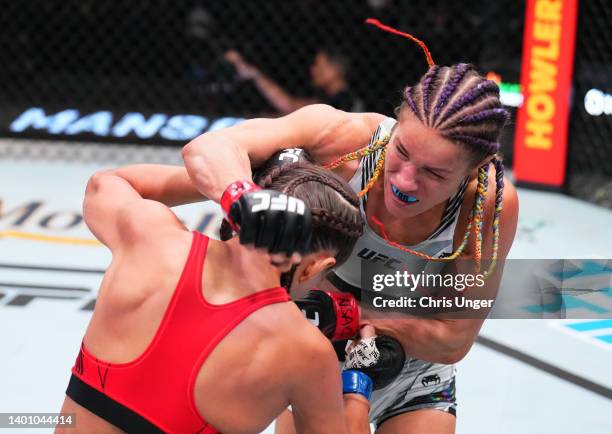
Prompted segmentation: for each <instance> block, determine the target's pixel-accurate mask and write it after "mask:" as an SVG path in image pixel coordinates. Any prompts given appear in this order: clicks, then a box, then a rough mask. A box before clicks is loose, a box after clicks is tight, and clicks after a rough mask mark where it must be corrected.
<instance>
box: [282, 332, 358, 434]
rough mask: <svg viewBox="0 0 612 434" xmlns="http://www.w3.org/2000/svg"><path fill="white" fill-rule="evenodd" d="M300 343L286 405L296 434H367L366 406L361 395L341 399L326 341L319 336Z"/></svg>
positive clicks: (337, 374)
mask: <svg viewBox="0 0 612 434" xmlns="http://www.w3.org/2000/svg"><path fill="white" fill-rule="evenodd" d="M308 340H310V341H311V342H304V341H301V344H300V346H301V349H302V351H301V353H302V356H301V357H300V359H299V361H297V362H296V365H301V366H300V367H299V369H298V374H297V375H296V376H295V385H294V386H293V390H294V391H293V392H292V394H291V395H292V396H291V397H290V402H291V405H292V407H293V410H292V413H293V421H294V424H295V429H296V432H297V433H298V434H301V433H311V432H317V433H321V434H325V433H330V434H343V433H347V434H369V433H370V422H369V420H368V411H369V403H368V400H367V399H366V398H365V397H363V396H362V395H359V394H356V393H350V394H346V395H344V396H343V397H342V380H341V378H340V367H339V366H338V361H337V358H336V354H335V352H334V350H333V348H332V346H331V344H330V342H329V341H328V340H327V339H325V338H323V337H322V336H317V338H316V339H312V340H311V339H308Z"/></svg>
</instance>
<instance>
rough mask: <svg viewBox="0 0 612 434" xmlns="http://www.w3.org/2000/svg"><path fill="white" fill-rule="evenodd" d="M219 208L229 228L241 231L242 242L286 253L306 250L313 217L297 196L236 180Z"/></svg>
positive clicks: (226, 192)
mask: <svg viewBox="0 0 612 434" xmlns="http://www.w3.org/2000/svg"><path fill="white" fill-rule="evenodd" d="M221 208H222V209H223V212H224V213H225V218H226V219H227V221H228V222H229V224H230V226H231V227H232V229H233V230H234V231H236V232H238V233H239V234H240V243H241V244H253V245H254V246H255V247H257V248H265V249H267V251H268V252H269V253H285V254H287V256H291V255H292V254H293V253H294V252H298V253H300V254H304V253H305V252H306V251H307V250H308V247H309V244H310V236H311V224H312V217H311V214H310V210H309V209H308V208H307V207H306V206H305V204H304V202H303V201H302V200H300V199H297V198H295V197H292V196H287V195H286V194H283V193H280V192H278V191H274V190H261V188H260V187H259V186H257V185H255V184H253V183H252V182H250V181H238V182H234V183H232V184H231V185H230V186H229V187H228V188H227V189H226V190H225V192H224V193H223V196H221Z"/></svg>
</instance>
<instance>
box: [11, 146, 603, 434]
mask: <svg viewBox="0 0 612 434" xmlns="http://www.w3.org/2000/svg"><path fill="white" fill-rule="evenodd" d="M36 146H38V145H34V146H31V145H28V146H26V145H25V144H24V145H23V146H22V144H20V143H18V144H15V143H14V142H12V143H10V144H9V145H8V146H7V145H6V143H5V142H2V141H0V156H2V160H0V204H1V205H0V293H2V294H3V296H1V298H0V330H2V333H1V334H0V345H1V346H2V358H1V359H0V360H1V361H0V368H1V369H0V412H55V411H58V410H59V406H60V404H61V401H62V399H63V392H64V389H65V386H66V384H67V379H68V377H69V370H70V367H71V366H72V364H73V362H74V358H75V356H76V351H77V349H78V346H79V343H80V340H81V337H82V335H83V332H84V330H85V327H86V325H87V322H88V319H89V314H90V312H89V311H88V310H83V308H84V307H85V308H86V307H87V305H88V303H89V302H90V301H91V300H92V299H94V298H95V295H96V290H97V285H98V283H99V281H100V278H101V274H99V273H96V272H83V271H80V272H79V271H70V270H66V269H70V268H72V269H74V268H80V269H92V270H103V269H104V267H105V266H106V265H107V264H108V262H109V259H110V255H109V253H108V252H107V251H106V250H105V249H104V248H103V247H99V246H95V245H86V244H79V243H81V241H80V240H81V239H89V238H90V237H91V235H90V234H89V232H88V231H87V229H86V227H85V225H84V224H83V223H82V222H78V221H77V220H78V216H79V215H80V208H81V200H82V196H83V191H84V188H85V183H86V181H87V178H88V177H89V176H90V175H91V174H92V173H93V172H94V171H95V170H97V169H99V168H101V167H108V166H114V165H117V164H118V163H117V160H120V161H121V164H124V163H127V162H132V161H167V162H172V163H176V162H178V161H179V159H178V151H176V150H163V151H157V150H147V151H146V152H149V153H150V155H149V156H146V157H142V155H141V153H140V152H139V151H138V150H128V151H122V148H116V149H114V150H113V151H112V152H110V153H111V156H110V157H109V155H108V153H109V151H106V150H101V151H100V150H97V149H98V148H86V149H85V151H82V150H81V151H79V152H80V153H81V155H80V156H78V158H74V156H73V155H74V152H73V151H71V149H73V148H72V146H66V147H65V148H62V147H60V146H56V147H55V148H48V146H54V145H48V146H47V148H46V150H45V151H42V150H41V148H39V149H38V150H37V149H36ZM61 149H64V150H61ZM44 152H46V154H44ZM41 154H43V157H44V159H45V160H47V161H41ZM92 154H93V156H92ZM88 155H89V156H90V157H87V156H88ZM66 160H78V161H66ZM95 161H104V163H96V162H95ZM519 197H520V206H521V211H520V220H519V232H518V235H517V239H516V242H515V244H514V246H513V248H512V251H511V257H512V258H612V229H611V223H612V211H610V210H607V209H603V208H598V207H596V206H593V205H590V204H587V203H585V202H581V201H579V200H575V199H571V198H568V197H564V196H561V195H556V194H550V193H540V192H534V191H526V190H520V191H519ZM28 211H29V213H28ZM176 212H177V215H179V217H181V218H182V219H184V220H185V221H186V223H187V224H188V225H189V226H191V227H197V226H200V225H203V224H204V223H205V222H206V221H207V219H208V218H209V217H211V218H212V220H211V222H210V223H209V225H208V229H209V230H210V229H211V228H213V227H214V226H215V225H216V222H217V221H218V220H217V219H218V214H217V210H216V208H215V207H214V206H211V205H209V204H200V205H190V206H187V207H180V208H178V209H177V210H176ZM71 223H76V224H74V226H72V227H68V228H67V227H66V226H69V225H70V224H71ZM24 234H38V235H43V236H46V237H48V238H47V240H46V241H40V240H31V239H27V238H23V236H24ZM49 237H50V238H49ZM53 237H58V238H53ZM66 238H71V239H73V240H72V241H73V242H76V243H77V244H67V243H60V242H59V241H61V240H65V239H66ZM28 267H32V268H28ZM41 268H48V269H41ZM58 269H63V270H58ZM52 297H53V298H52ZM576 323H581V324H583V325H576ZM585 323H586V321H577V320H556V319H540V320H488V321H487V322H486V323H485V325H484V327H483V329H482V332H481V336H482V338H483V339H482V340H481V342H480V343H476V344H475V345H474V347H473V348H472V350H471V352H470V353H469V354H468V356H467V357H466V358H465V359H464V360H463V361H462V362H461V363H460V364H459V367H458V368H459V374H458V399H459V410H458V416H459V417H458V430H457V432H458V433H460V434H477V433H483V434H484V433H487V434H488V433H491V432H495V433H556V434H561V433H568V434H569V433H572V434H573V433H584V434H587V433H593V434H595V433H599V434H605V433H612V405H611V404H612V402H611V399H612V395H611V393H612V371H611V368H610V366H612V337H610V336H612V324H611V323H610V322H600V323H597V324H593V325H584V324H585ZM28 431H32V432H44V430H42V431H41V430H40V429H39V430H20V431H19V432H23V433H26V432H28ZM268 431H270V430H268Z"/></svg>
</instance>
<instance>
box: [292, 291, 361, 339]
mask: <svg viewBox="0 0 612 434" xmlns="http://www.w3.org/2000/svg"><path fill="white" fill-rule="evenodd" d="M295 304H297V306H298V307H299V308H300V309H301V310H302V312H303V313H304V315H305V316H306V318H307V319H308V320H309V321H310V322H311V323H313V324H314V325H315V326H316V327H318V328H319V330H321V332H322V333H323V334H324V335H325V336H326V337H327V338H328V339H331V340H333V341H336V340H346V339H351V338H352V337H354V336H355V335H356V334H357V332H358V331H359V304H358V303H357V300H356V299H355V297H353V295H351V294H347V293H340V292H327V291H321V290H319V289H315V290H312V291H308V294H306V296H305V297H303V298H300V299H298V300H295Z"/></svg>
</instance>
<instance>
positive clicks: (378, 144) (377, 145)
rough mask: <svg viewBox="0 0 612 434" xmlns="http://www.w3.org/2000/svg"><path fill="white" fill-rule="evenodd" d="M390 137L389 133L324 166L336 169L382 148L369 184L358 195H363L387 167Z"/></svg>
mask: <svg viewBox="0 0 612 434" xmlns="http://www.w3.org/2000/svg"><path fill="white" fill-rule="evenodd" d="M390 139H391V136H390V135H388V134H387V135H385V136H384V137H382V138H380V139H378V140H376V141H375V142H374V143H372V144H371V145H368V146H364V147H363V148H361V149H357V150H356V151H353V152H349V153H348V154H346V155H343V156H342V157H340V158H338V159H336V160H334V161H332V162H331V163H329V164H326V165H325V166H323V167H325V168H326V169H330V170H331V169H335V168H336V167H338V166H341V165H342V164H344V163H346V162H348V161H352V160H357V159H360V158H363V157H365V156H366V155H370V154H372V153H374V152H376V151H377V150H379V149H381V148H382V151H381V153H380V156H379V157H378V160H377V161H376V167H375V168H374V173H373V174H372V178H371V179H370V181H369V182H368V184H367V185H366V186H365V188H364V189H363V190H361V191H360V192H359V193H357V196H359V197H363V196H364V195H365V194H366V193H367V192H368V191H370V189H371V188H372V187H373V186H374V184H376V180H377V179H378V178H379V177H380V173H381V172H382V169H383V167H385V155H386V153H387V144H388V143H389V140H390Z"/></svg>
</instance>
